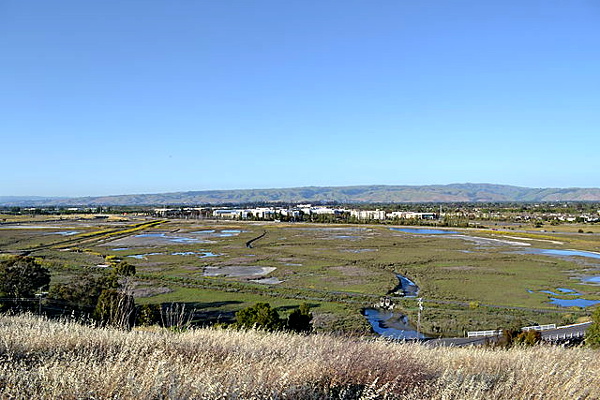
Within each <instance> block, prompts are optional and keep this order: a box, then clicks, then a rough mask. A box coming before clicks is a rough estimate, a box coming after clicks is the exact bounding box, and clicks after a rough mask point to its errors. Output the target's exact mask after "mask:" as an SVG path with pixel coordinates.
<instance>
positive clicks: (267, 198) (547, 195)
mask: <svg viewBox="0 0 600 400" xmlns="http://www.w3.org/2000/svg"><path fill="white" fill-rule="evenodd" d="M546 201H550V202H552V201H600V189H597V188H589V189H585V188H568V189H560V188H547V189H532V188H524V187H517V186H507V185H492V184H474V183H465V184H452V185H429V186H386V185H370V186H342V187H313V186H311V187H300V188H288V189H245V190H207V191H195V192H176V193H158V194H135V195H120V196H104V197H79V198H39V197H38V198H35V197H0V205H3V206H43V205H46V206H67V205H71V206H76V205H86V206H97V205H106V206H111V205H124V206H134V205H200V204H224V203H233V204H236V203H275V202H283V203H317V202H333V203H422V202H471V203H476V202H546Z"/></svg>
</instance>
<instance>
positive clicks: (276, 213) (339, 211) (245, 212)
mask: <svg viewBox="0 0 600 400" xmlns="http://www.w3.org/2000/svg"><path fill="white" fill-rule="evenodd" d="M154 213H155V214H156V215H158V216H161V217H181V216H182V214H187V215H189V216H190V217H192V218H193V217H200V218H202V217H204V218H210V217H212V218H217V219H261V220H280V219H285V220H301V219H302V218H303V217H310V216H324V215H327V216H332V217H340V218H341V217H349V218H354V219H357V220H386V219H389V220H393V219H437V218H438V214H436V213H421V212H408V211H403V212H400V211H394V212H386V211H384V210H379V209H377V210H357V209H345V208H336V207H327V206H313V205H312V204H298V205H296V206H293V207H255V208H214V209H212V208H183V209H167V208H162V209H155V210H154Z"/></svg>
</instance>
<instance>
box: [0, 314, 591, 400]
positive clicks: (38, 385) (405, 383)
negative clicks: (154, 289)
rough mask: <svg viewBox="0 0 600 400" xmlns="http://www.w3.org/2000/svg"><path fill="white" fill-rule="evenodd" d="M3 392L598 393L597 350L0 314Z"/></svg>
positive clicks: (213, 395) (218, 395)
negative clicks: (129, 325)
mask: <svg viewBox="0 0 600 400" xmlns="http://www.w3.org/2000/svg"><path fill="white" fill-rule="evenodd" d="M0 398H17V399H30V398H36V399H51V398H52V399H54V398H61V399H80V398H90V399H91V398H94V399H106V398H118V399H129V398H137V399H192V398H193V399H284V398H285V399H379V398H381V399H385V398H389V399H393V398H398V399H478V398H481V399H488V398H493V399H586V398H587V399H597V398H600V352H598V351H594V350H590V349H583V348H577V349H564V348H559V347H537V348H530V349H514V350H490V349H448V348H441V349H432V348H427V347H424V346H420V345H416V344H400V343H391V342H386V341H382V340H375V341H374V340H361V339H346V338H340V337H334V336H328V335H312V336H300V335H292V334H284V333H270V334H269V333H264V332H256V331H249V332H238V331H228V330H216V329H198V330H194V331H189V332H186V333H180V334H177V333H172V332H168V331H164V330H146V331H132V332H123V331H118V330H113V329H106V328H91V327H87V326H83V325H80V324H78V323H75V322H68V321H66V322H56V321H48V320H46V319H40V318H36V317H33V316H27V315H24V316H23V315H22V316H0Z"/></svg>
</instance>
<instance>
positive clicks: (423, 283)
mask: <svg viewBox="0 0 600 400" xmlns="http://www.w3.org/2000/svg"><path fill="white" fill-rule="evenodd" d="M63 232H64V233H63ZM67 233H68V234H67ZM261 235H264V236H262V237H261V239H260V240H258V241H255V242H253V244H252V248H249V247H247V246H246V243H247V242H248V241H250V240H252V239H254V238H257V237H258V236H261ZM599 251H600V240H599V238H598V235H574V234H573V233H572V231H571V230H570V231H565V232H554V233H547V232H546V233H541V232H539V231H538V232H536V231H534V230H522V231H512V230H494V231H491V230H486V229H473V228H470V229H460V228H453V229H437V228H436V229H434V228H422V227H393V228H392V229H390V227H389V226H385V225H332V224H315V223H312V224H311V223H274V222H249V221H248V222H246V221H216V220H177V219H172V220H155V219H152V218H141V217H134V216H132V217H123V216H120V217H119V219H118V220H116V219H115V220H112V219H110V218H109V219H101V220H92V221H89V220H88V221H73V220H65V221H56V220H53V221H51V222H50V221H49V222H48V223H44V221H43V220H40V218H37V219H33V218H30V219H28V218H27V217H25V216H24V217H23V218H21V219H20V220H16V221H15V222H14V223H12V224H11V223H8V224H3V225H2V226H0V252H1V254H0V257H8V256H10V255H13V254H19V253H20V252H30V253H31V254H32V255H33V256H35V257H38V258H40V259H41V260H43V262H44V264H45V265H47V266H48V267H49V268H50V269H51V271H52V275H53V280H54V281H56V282H65V281H69V280H77V279H79V278H81V277H83V276H86V275H89V274H94V273H98V268H95V267H96V266H98V265H104V264H105V263H106V260H107V259H126V260H128V262H130V263H131V264H134V265H135V267H136V270H137V274H136V276H135V277H134V278H132V284H133V285H134V286H135V287H137V288H140V289H139V290H137V291H136V292H134V295H136V296H137V298H136V301H137V302H139V303H140V304H165V303H171V302H180V303H185V304H189V306H190V307H194V308H195V309H197V310H198V315H203V316H209V317H210V318H212V316H219V318H221V320H222V319H223V318H225V317H224V316H230V317H231V316H232V315H233V313H234V312H235V311H236V310H239V309H242V308H244V307H247V306H250V305H253V304H254V303H256V302H268V303H270V304H271V305H273V306H274V307H276V308H278V309H279V310H280V311H282V312H284V313H285V312H286V310H290V309H291V308H293V307H297V306H298V305H299V304H301V303H307V304H309V305H310V306H311V311H312V313H313V314H314V316H315V318H314V325H315V328H316V329H317V330H322V331H346V332H363V333H365V332H369V331H374V332H376V333H378V334H383V335H385V336H389V337H393V338H399V337H401V336H402V333H401V332H404V331H405V334H406V335H407V337H411V335H412V336H414V335H415V333H414V326H412V325H411V322H410V321H416V314H417V311H418V306H417V299H416V297H417V296H418V297H422V298H423V301H424V310H423V311H422V316H421V329H420V330H421V331H422V333H421V334H425V335H429V336H453V335H461V334H462V333H463V332H464V331H465V330H480V329H490V328H492V329H493V328H496V327H499V326H509V325H512V324H521V323H522V326H525V325H532V324H536V323H539V324H545V323H557V324H561V323H568V322H574V321H576V320H577V319H578V318H581V317H585V315H587V314H589V310H590V309H591V308H593V307H595V306H597V305H596V304H597V303H599V302H600V285H598V276H600V264H599V262H598V258H599V255H598V254H599V253H598V252H599ZM557 288H562V289H567V290H569V291H570V292H566V291H563V290H560V289H557ZM142 289H143V290H142ZM399 289H400V290H399ZM386 294H387V295H389V296H390V298H391V299H392V301H393V302H394V304H395V308H394V310H393V311H392V312H391V313H388V312H387V311H386V312H384V310H376V309H373V307H372V306H373V304H375V303H377V301H378V300H379V298H380V297H381V296H385V295H386ZM207 318H208V317H207ZM210 318H209V319H207V320H206V321H203V322H202V321H200V322H202V323H208V324H209V323H212V322H215V321H213V320H211V319H210ZM375 321H378V322H375ZM386 330H387V331H386Z"/></svg>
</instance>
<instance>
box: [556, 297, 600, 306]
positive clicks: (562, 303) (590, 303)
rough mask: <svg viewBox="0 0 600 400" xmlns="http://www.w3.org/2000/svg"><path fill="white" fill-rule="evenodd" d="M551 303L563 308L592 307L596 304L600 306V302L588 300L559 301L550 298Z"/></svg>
mask: <svg viewBox="0 0 600 400" xmlns="http://www.w3.org/2000/svg"><path fill="white" fill-rule="evenodd" d="M550 300H551V301H550V303H551V304H554V305H558V306H561V307H590V306H593V305H595V304H600V300H587V299H568V300H565V299H557V298H555V297H550Z"/></svg>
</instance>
